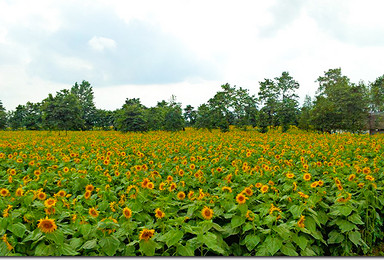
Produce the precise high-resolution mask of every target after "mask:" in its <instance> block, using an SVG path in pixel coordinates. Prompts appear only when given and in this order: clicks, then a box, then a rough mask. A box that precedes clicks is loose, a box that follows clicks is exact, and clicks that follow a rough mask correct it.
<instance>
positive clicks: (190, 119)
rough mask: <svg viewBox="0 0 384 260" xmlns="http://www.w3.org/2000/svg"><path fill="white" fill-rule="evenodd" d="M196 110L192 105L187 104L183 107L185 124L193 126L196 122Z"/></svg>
mask: <svg viewBox="0 0 384 260" xmlns="http://www.w3.org/2000/svg"><path fill="white" fill-rule="evenodd" d="M196 117H197V111H196V110H194V107H193V106H191V105H187V106H186V107H185V108H184V119H185V122H186V125H187V126H194V125H195V123H196Z"/></svg>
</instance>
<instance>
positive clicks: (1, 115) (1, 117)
mask: <svg viewBox="0 0 384 260" xmlns="http://www.w3.org/2000/svg"><path fill="white" fill-rule="evenodd" d="M6 126H7V113H6V111H5V107H4V106H3V102H1V100H0V130H2V129H5V127H6Z"/></svg>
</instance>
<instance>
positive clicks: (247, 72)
mask: <svg viewBox="0 0 384 260" xmlns="http://www.w3.org/2000/svg"><path fill="white" fill-rule="evenodd" d="M382 10H384V1H382V0H364V1H363V0H289V1H288V0H268V1H267V0H161V1H159V0H81V1H80V0H76V1H75V0H65V1H64V0H34V1H29V0H0V100H1V101H2V103H3V105H4V107H5V108H6V109H7V110H14V109H15V107H16V106H17V105H19V104H25V103H26V102H27V101H30V102H41V101H42V100H43V99H44V98H46V97H47V96H48V94H49V93H52V94H55V93H56V92H57V91H59V90H62V89H69V88H71V86H72V85H74V83H75V82H78V83H80V82H81V81H83V80H86V81H88V82H90V83H91V85H92V87H93V91H94V96H95V104H96V107H97V108H102V109H109V110H114V109H117V108H120V107H121V106H122V105H123V103H124V101H125V99H126V98H140V100H141V101H142V103H143V104H144V105H146V106H155V105H156V104H157V101H161V100H166V101H167V100H169V99H170V97H171V95H175V96H176V99H177V101H178V102H181V103H182V106H183V107H185V106H186V105H188V104H190V105H192V106H194V107H195V108H197V107H198V106H199V105H200V104H203V103H205V102H207V101H208V99H209V98H211V97H213V95H214V94H215V93H216V92H217V91H220V86H221V85H223V84H225V83H229V84H230V85H231V86H234V85H236V86H237V87H242V88H246V89H249V92H250V94H255V95H256V94H257V92H258V89H259V82H260V81H264V79H267V78H268V79H273V78H275V77H279V76H281V74H282V72H283V71H288V72H289V74H290V75H291V76H292V77H293V78H294V79H295V80H296V81H298V83H299V84H300V88H299V90H298V92H297V93H298V95H299V96H300V102H302V101H303V99H304V97H305V95H309V96H312V97H313V96H314V95H315V94H316V90H317V88H318V83H317V82H316V79H317V78H318V77H319V76H322V75H324V73H325V72H326V71H328V70H329V69H334V68H341V70H342V73H343V75H346V76H348V77H349V78H350V79H351V81H352V82H355V83H358V82H359V81H364V82H365V83H369V82H373V81H374V80H375V79H376V78H377V77H379V76H381V75H383V74H384V23H383V21H382Z"/></svg>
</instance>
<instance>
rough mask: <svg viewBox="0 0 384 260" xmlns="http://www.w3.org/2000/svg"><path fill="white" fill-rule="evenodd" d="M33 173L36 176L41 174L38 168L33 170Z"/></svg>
mask: <svg viewBox="0 0 384 260" xmlns="http://www.w3.org/2000/svg"><path fill="white" fill-rule="evenodd" d="M33 174H34V175H35V176H36V177H39V176H40V174H41V171H40V170H35V171H34V172H33Z"/></svg>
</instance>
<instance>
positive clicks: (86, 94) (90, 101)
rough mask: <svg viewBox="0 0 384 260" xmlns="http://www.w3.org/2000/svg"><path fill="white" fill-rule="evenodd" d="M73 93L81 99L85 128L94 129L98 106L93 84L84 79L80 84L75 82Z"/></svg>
mask: <svg viewBox="0 0 384 260" xmlns="http://www.w3.org/2000/svg"><path fill="white" fill-rule="evenodd" d="M71 93H72V94H74V95H75V96H76V97H77V99H78V100H79V104H80V107H81V118H82V120H83V121H84V126H83V128H84V129H86V130H90V129H92V127H93V126H94V125H95V120H96V118H95V116H96V106H95V103H94V94H93V90H92V86H91V84H90V83H89V82H88V81H85V80H83V81H82V82H81V84H80V85H79V84H78V83H77V82H75V84H74V85H73V86H72V88H71Z"/></svg>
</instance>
